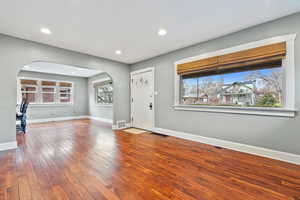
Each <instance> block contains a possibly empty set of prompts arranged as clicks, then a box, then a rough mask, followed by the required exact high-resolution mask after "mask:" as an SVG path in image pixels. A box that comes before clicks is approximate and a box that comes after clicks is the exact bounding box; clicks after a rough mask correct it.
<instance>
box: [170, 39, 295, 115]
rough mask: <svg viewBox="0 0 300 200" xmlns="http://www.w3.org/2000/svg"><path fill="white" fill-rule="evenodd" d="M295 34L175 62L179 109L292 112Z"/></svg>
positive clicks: (290, 113)
mask: <svg viewBox="0 0 300 200" xmlns="http://www.w3.org/2000/svg"><path fill="white" fill-rule="evenodd" d="M295 38H296V35H295V34H291V35H284V36H277V37H273V38H269V39H265V40H260V41H255V42H251V43H247V44H242V45H239V46H235V47H230V48H227V49H221V50H217V51H214V52H208V53H205V54H202V55H198V56H194V57H191V58H185V59H182V60H180V61H177V62H176V63H175V87H174V89H175V91H174V94H175V95H174V106H173V108H174V109H175V110H185V111H200V112H221V113H239V114H253V115H267V116H283V117H294V116H295V114H296V111H297V110H296V107H295V89H296V88H295V56H294V55H295V51H294V42H295Z"/></svg>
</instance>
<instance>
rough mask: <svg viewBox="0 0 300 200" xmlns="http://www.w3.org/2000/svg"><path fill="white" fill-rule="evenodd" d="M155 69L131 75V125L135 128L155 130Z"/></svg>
mask: <svg viewBox="0 0 300 200" xmlns="http://www.w3.org/2000/svg"><path fill="white" fill-rule="evenodd" d="M153 70H154V69H152V68H149V69H145V70H142V71H135V72H132V73H131V123H132V126H133V127H136V128H141V129H146V130H152V129H153V128H154V73H153V72H154V71H153Z"/></svg>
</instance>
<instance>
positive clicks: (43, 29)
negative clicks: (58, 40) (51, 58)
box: [41, 28, 52, 35]
mask: <svg viewBox="0 0 300 200" xmlns="http://www.w3.org/2000/svg"><path fill="white" fill-rule="evenodd" d="M41 32H42V33H44V34H47V35H50V34H51V33H52V32H51V31H50V29H48V28H41Z"/></svg>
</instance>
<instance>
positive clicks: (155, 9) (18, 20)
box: [0, 0, 300, 63]
mask: <svg viewBox="0 0 300 200" xmlns="http://www.w3.org/2000/svg"><path fill="white" fill-rule="evenodd" d="M299 11H300V1H299V0H209V1H208V0H128V1H126V0H88V1H86V0H49V1H43V0H42V1H41V0H21V1H20V0H2V1H1V7H0V32H2V33H4V34H8V35H12V36H16V37H20V38H24V39H28V40H33V41H37V42H41V43H45V44H50V45H53V46H57V47H62V48H66V49H70V50H75V51H79V52H83V53H87V54H91V55H95V56H100V57H105V58H109V59H112V60H117V61H121V62H125V63H135V62H138V61H141V60H144V59H147V58H150V57H154V56H157V55H160V54H163V53H167V52H170V51H173V50H176V49H179V48H182V47H186V46H189V45H192V44H196V43H198V42H202V41H205V40H208V39H212V38H215V37H218V36H221V35H225V34H228V33H231V32H235V31H238V30H241V29H244V28H247V27H250V26H253V25H256V24H260V23H263V22H266V21H270V20H273V19H276V18H279V17H282V16H285V15H289V14H292V13H295V12H299ZM41 27H48V28H49V29H50V30H51V31H52V33H53V34H52V35H44V34H42V33H40V28H41ZM159 28H165V29H167V31H168V34H167V35H166V36H164V37H159V36H158V35H157V30H158V29H159ZM117 49H121V50H122V51H123V54H122V55H116V54H115V50H117Z"/></svg>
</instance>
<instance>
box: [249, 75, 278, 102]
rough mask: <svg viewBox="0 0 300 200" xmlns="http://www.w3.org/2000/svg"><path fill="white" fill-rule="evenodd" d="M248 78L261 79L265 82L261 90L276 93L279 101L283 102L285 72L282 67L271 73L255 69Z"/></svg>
mask: <svg viewBox="0 0 300 200" xmlns="http://www.w3.org/2000/svg"><path fill="white" fill-rule="evenodd" d="M246 79H247V80H261V81H262V82H263V88H260V90H261V91H264V92H266V93H273V94H275V95H276V97H277V98H278V101H279V103H280V104H281V103H282V80H283V72H282V70H281V69H275V70H273V71H272V72H271V73H269V74H262V73H261V72H260V71H254V72H252V73H251V74H249V75H248V76H247V77H246ZM258 90H259V89H258Z"/></svg>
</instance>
